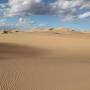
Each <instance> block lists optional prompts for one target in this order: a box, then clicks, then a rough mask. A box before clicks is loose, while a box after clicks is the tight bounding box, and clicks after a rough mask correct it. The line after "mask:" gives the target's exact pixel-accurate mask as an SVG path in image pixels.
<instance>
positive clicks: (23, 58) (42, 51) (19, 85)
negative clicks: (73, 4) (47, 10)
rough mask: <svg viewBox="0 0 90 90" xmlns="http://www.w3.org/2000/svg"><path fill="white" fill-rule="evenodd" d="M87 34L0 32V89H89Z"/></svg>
mask: <svg viewBox="0 0 90 90" xmlns="http://www.w3.org/2000/svg"><path fill="white" fill-rule="evenodd" d="M89 54H90V37H89V34H83V35H81V34H80V35H79V34H72V35H66V34H59V35H57V34H53V33H50V32H49V33H48V32H47V33H40V32H38V33H37V32H19V33H11V34H0V90H89V89H90V85H89V83H90V55H89Z"/></svg>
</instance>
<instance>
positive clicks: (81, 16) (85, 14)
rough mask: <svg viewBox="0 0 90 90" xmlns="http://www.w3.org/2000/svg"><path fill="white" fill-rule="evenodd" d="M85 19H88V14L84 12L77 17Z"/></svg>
mask: <svg viewBox="0 0 90 90" xmlns="http://www.w3.org/2000/svg"><path fill="white" fill-rule="evenodd" d="M87 17H90V12H86V13H83V14H81V15H79V18H81V19H83V18H87Z"/></svg>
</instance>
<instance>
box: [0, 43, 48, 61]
mask: <svg viewBox="0 0 90 90" xmlns="http://www.w3.org/2000/svg"><path fill="white" fill-rule="evenodd" d="M45 53H46V50H43V49H41V48H36V47H28V46H22V45H16V44H8V43H0V60H2V59H12V58H40V57H42V56H44V54H45Z"/></svg>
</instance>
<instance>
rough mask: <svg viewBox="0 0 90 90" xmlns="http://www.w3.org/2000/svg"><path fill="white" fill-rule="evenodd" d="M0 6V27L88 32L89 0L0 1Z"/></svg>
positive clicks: (89, 22)
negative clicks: (21, 25) (82, 30)
mask: <svg viewBox="0 0 90 90" xmlns="http://www.w3.org/2000/svg"><path fill="white" fill-rule="evenodd" d="M19 1H20V2H19ZM42 2H43V3H44V4H43V3H42ZM10 3H12V4H10ZM24 3H25V4H24ZM0 4H1V5H0V6H1V7H0V9H1V10H0V17H1V19H0V23H1V25H5V26H7V23H9V25H12V24H13V25H17V24H18V26H19V25H20V24H23V25H24V26H27V27H30V28H31V27H66V28H73V29H78V30H79V29H85V30H90V0H80V1H78V0H75V1H73V0H71V1H70V0H43V1H41V0H26V1H25V0H9V1H8V0H0ZM2 5H3V6H2ZM25 5H26V6H25ZM34 5H35V6H34ZM70 5H71V6H70ZM22 6H23V7H22ZM8 7H10V8H8ZM17 7H18V8H17ZM7 10H8V11H7ZM30 14H31V15H30ZM3 23H4V24H3Z"/></svg>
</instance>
